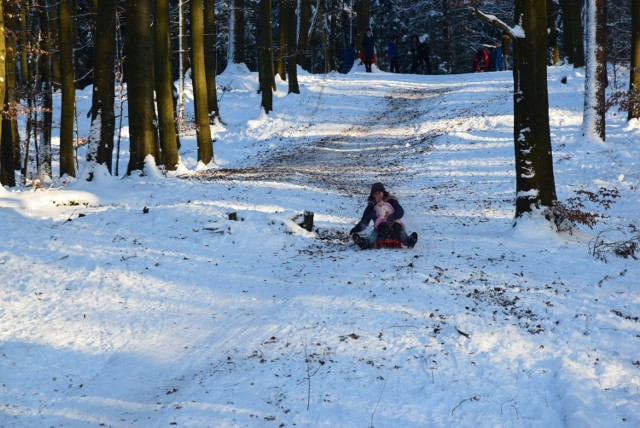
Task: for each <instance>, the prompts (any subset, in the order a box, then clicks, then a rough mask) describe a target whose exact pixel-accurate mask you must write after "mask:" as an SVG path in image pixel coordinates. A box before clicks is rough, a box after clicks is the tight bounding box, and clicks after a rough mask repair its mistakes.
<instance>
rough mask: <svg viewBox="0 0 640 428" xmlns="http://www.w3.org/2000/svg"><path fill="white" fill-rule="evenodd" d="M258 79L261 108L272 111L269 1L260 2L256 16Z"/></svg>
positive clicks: (271, 36) (271, 51)
mask: <svg viewBox="0 0 640 428" xmlns="http://www.w3.org/2000/svg"><path fill="white" fill-rule="evenodd" d="M257 44H258V77H259V80H260V93H261V94H262V104H261V105H262V108H263V109H264V111H265V112H266V113H269V112H270V111H272V110H273V93H272V89H273V78H274V74H273V48H272V47H273V35H272V31H271V0H260V9H259V16H258V41H257Z"/></svg>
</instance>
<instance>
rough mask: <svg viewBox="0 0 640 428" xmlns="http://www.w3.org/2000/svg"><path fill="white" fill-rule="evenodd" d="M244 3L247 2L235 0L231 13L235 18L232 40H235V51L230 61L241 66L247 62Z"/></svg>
mask: <svg viewBox="0 0 640 428" xmlns="http://www.w3.org/2000/svg"><path fill="white" fill-rule="evenodd" d="M244 2H245V0H233V10H232V12H231V13H232V17H233V35H232V36H231V37H230V38H232V39H233V43H232V45H233V49H232V51H231V55H230V57H231V58H230V59H231V61H232V62H233V63H234V64H241V63H244V62H245V61H246V57H245V48H244V27H245V21H244V12H245V5H244ZM230 44H231V40H230Z"/></svg>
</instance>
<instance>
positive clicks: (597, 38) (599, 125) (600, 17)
mask: <svg viewBox="0 0 640 428" xmlns="http://www.w3.org/2000/svg"><path fill="white" fill-rule="evenodd" d="M587 17H588V18H587V58H586V59H587V64H586V69H585V91H584V115H583V120H582V133H583V135H585V136H587V138H596V139H598V138H599V139H600V140H602V141H605V138H606V134H605V112H606V107H605V89H606V87H607V64H606V60H607V58H606V43H607V34H606V10H605V0H587Z"/></svg>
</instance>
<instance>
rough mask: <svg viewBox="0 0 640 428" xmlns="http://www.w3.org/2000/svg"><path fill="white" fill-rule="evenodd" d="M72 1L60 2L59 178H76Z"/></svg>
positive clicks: (62, 0)
mask: <svg viewBox="0 0 640 428" xmlns="http://www.w3.org/2000/svg"><path fill="white" fill-rule="evenodd" d="M71 2H72V0H60V5H59V12H58V16H59V19H60V71H61V73H62V75H61V78H62V94H61V95H62V97H61V98H62V101H61V102H62V107H61V113H60V176H63V175H65V174H66V175H69V176H71V177H75V176H76V167H75V159H74V150H73V149H74V147H73V141H74V140H73V124H74V121H75V103H76V88H75V83H74V71H73V70H74V68H73V20H72V18H71V11H72V8H73V5H72V4H71Z"/></svg>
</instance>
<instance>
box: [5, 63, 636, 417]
mask: <svg viewBox="0 0 640 428" xmlns="http://www.w3.org/2000/svg"><path fill="white" fill-rule="evenodd" d="M563 76H566V77H567V83H566V84H563V83H561V78H562V77H563ZM300 83H301V91H302V93H301V94H300V95H287V94H286V92H287V91H286V83H284V82H279V83H278V86H279V88H280V90H279V91H278V92H277V93H275V100H274V101H275V103H274V107H275V111H274V112H273V113H272V114H270V115H269V116H266V115H264V114H261V113H260V109H259V104H260V98H259V95H258V94H257V93H256V88H257V77H256V75H255V74H251V73H248V72H245V71H243V69H242V68H241V67H238V68H237V69H233V70H228V71H227V72H225V73H224V74H223V75H221V76H219V77H218V85H219V86H220V87H221V88H224V91H221V92H220V94H219V96H220V97H221V101H220V106H221V113H222V119H223V121H224V125H216V126H214V127H213V128H212V131H213V135H214V137H215V139H216V140H217V141H216V143H215V147H214V150H215V159H216V165H215V168H214V169H210V170H204V169H203V168H201V167H199V166H198V165H197V159H196V149H195V140H194V136H193V135H186V136H183V138H182V144H183V145H182V149H181V157H182V162H183V167H182V168H181V170H180V171H179V173H178V174H177V175H172V176H170V177H164V176H162V174H161V173H159V172H158V171H157V170H155V169H154V168H153V166H152V165H150V168H149V170H148V171H147V174H146V175H145V176H142V177H140V176H131V177H125V178H120V177H115V178H110V177H106V176H100V177H97V179H96V180H95V181H93V182H91V183H87V182H84V181H66V182H65V181H60V180H58V181H56V182H54V183H48V184H47V186H45V189H44V190H43V189H38V190H32V189H31V188H30V187H28V188H27V187H25V188H19V189H6V188H5V189H0V228H1V229H0V230H1V231H0V234H1V235H2V242H1V243H0V266H1V271H0V281H1V287H0V302H1V306H0V325H1V329H0V426H3V427H35V426H60V427H76V426H111V427H127V426H135V427H163V426H189V427H207V426H208V427H245V426H264V427H293V426H298V427H317V426H326V427H329V426H330V427H371V426H373V427H451V426H456V427H479V426H482V427H501V426H502V427H545V428H547V427H630V428H631V427H637V426H640V280H639V279H638V277H639V274H640V262H639V261H637V260H634V259H633V258H623V257H616V256H615V255H614V254H613V253H612V252H609V251H606V248H605V247H604V246H602V245H599V246H597V245H596V244H602V243H614V242H624V241H628V242H629V243H631V244H633V243H637V242H638V236H639V235H640V218H639V217H640V209H639V208H640V193H639V191H638V187H639V185H640V165H639V163H638V159H640V126H638V124H637V123H634V124H631V125H630V124H628V123H627V122H626V120H625V118H626V115H625V114H623V113H620V112H617V111H614V110H612V111H611V112H610V113H609V114H608V129H607V137H608V138H607V145H606V146H601V145H595V144H593V143H589V142H588V141H586V140H584V139H583V137H582V136H581V131H580V129H581V122H582V105H583V100H582V93H583V70H577V71H576V70H573V69H571V68H570V67H554V68H550V69H549V92H550V109H551V111H550V113H551V121H552V123H551V132H552V140H553V149H554V160H555V163H554V167H555V179H556V186H557V191H558V197H559V199H560V200H561V201H563V202H565V203H566V204H567V205H569V206H572V207H579V206H580V205H579V204H580V203H581V204H583V207H582V208H581V209H582V210H583V211H585V212H591V213H596V214H601V215H602V218H599V219H598V221H597V224H596V225H595V226H594V227H593V229H589V228H588V227H586V226H583V225H580V226H579V228H578V230H576V231H575V232H574V233H573V234H567V233H564V234H558V233H556V232H554V231H552V230H551V229H550V227H549V226H548V225H547V224H545V223H544V222H542V221H540V220H537V219H536V218H537V217H536V218H532V219H525V220H523V221H521V222H519V223H518V225H517V227H513V223H514V221H513V215H514V196H515V178H514V165H513V164H514V160H513V157H514V155H513V151H514V149H513V131H512V125H513V119H512V109H513V106H512V76H511V74H510V73H509V72H499V73H484V74H468V75H456V76H416V75H393V74H388V73H382V72H376V73H371V74H368V73H363V72H362V70H360V69H356V70H354V71H353V72H352V73H351V74H349V75H338V74H331V75H327V76H317V75H308V74H304V73H303V74H301V76H300ZM90 94H91V91H90V88H89V89H87V90H86V91H84V92H81V93H79V94H78V99H79V103H78V105H79V119H80V120H86V119H85V118H86V114H85V113H86V111H87V109H88V108H89V105H90V99H89V97H90ZM190 107H191V105H190V104H189V105H188V108H190ZM80 130H81V133H83V134H84V135H86V133H87V132H88V123H85V122H82V123H80ZM123 137H124V139H123V142H122V144H123V146H122V147H123V148H126V146H127V144H128V142H127V140H126V137H127V134H126V132H125V133H124V134H123ZM120 161H121V163H120V168H119V170H120V171H126V161H127V158H126V150H123V151H122V154H121V158H120ZM376 181H382V182H384V183H385V185H386V186H387V188H388V190H390V191H391V192H392V193H393V194H395V195H397V196H398V198H399V199H400V202H401V203H402V205H403V206H404V208H405V210H406V211H407V214H406V216H405V224H406V225H407V228H408V229H409V230H410V231H417V232H418V233H419V236H420V239H419V241H418V243H417V245H416V247H415V248H413V249H410V250H408V249H405V250H378V251H362V250H359V249H358V248H357V247H356V246H355V245H354V244H353V243H352V242H351V241H350V239H349V237H348V234H347V232H348V231H349V229H350V228H351V227H352V226H353V225H354V224H355V223H356V222H357V221H358V220H359V218H360V215H361V213H362V210H363V209H364V206H365V202H366V197H367V195H368V191H369V188H370V186H371V184H372V183H373V182H376ZM607 208H608V209H607ZM304 211H312V212H313V213H314V221H315V223H314V230H313V231H312V232H307V231H306V230H304V229H302V228H300V227H298V226H297V225H296V223H295V221H293V220H292V219H293V218H294V217H296V216H297V215H300V214H302V213H303V212H304ZM231 212H236V213H237V216H238V221H231V220H229V219H228V215H229V213H231ZM594 247H596V248H595V249H596V251H595V252H596V253H597V254H596V255H594V254H593V253H594ZM638 251H640V249H637V251H636V253H635V255H636V256H637V255H638ZM598 255H599V256H600V257H597V256H598ZM603 258H606V260H603Z"/></svg>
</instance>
